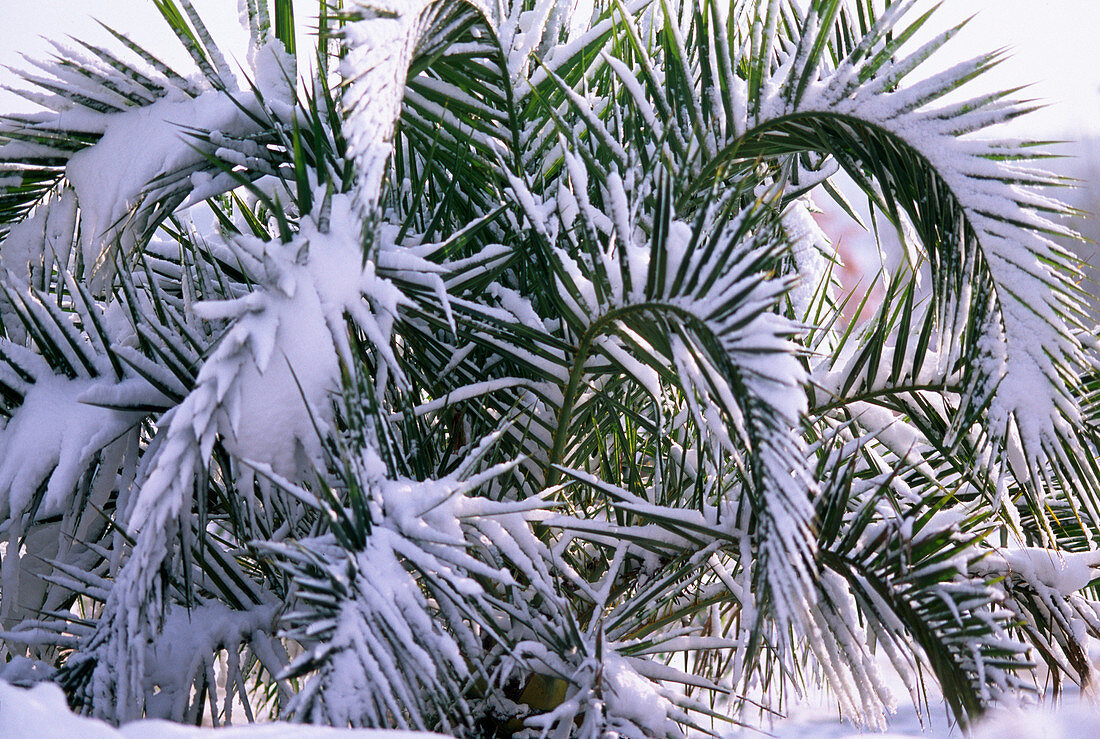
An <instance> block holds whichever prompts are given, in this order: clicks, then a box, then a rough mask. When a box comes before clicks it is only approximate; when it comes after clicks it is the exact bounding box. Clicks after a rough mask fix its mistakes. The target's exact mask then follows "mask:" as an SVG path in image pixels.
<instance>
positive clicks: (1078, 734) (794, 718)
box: [0, 681, 1100, 739]
mask: <svg viewBox="0 0 1100 739" xmlns="http://www.w3.org/2000/svg"><path fill="white" fill-rule="evenodd" d="M930 698H931V700H932V702H933V703H934V702H935V698H934V696H930ZM769 735H770V736H773V737H776V739H849V738H850V739H857V738H862V737H870V738H872V739H873V738H875V737H877V738H878V739H947V738H949V737H963V736H965V735H964V733H963V732H962V731H961V730H960V729H959V728H958V727H957V726H955V725H953V724H952V723H951V722H950V721H949V719H948V717H947V714H946V712H945V711H944V710H942V709H941V710H938V711H936V710H933V711H932V712H931V715H927V716H925V715H918V713H917V711H916V710H915V709H914V708H913V707H912V706H911V705H908V704H902V705H901V706H899V709H898V712H897V713H896V714H895V715H894V716H893V717H892V718H891V720H890V728H889V731H888V733H884V734H880V733H877V732H863V733H861V732H860V731H859V730H858V729H857V728H856V727H853V726H852V725H851V724H848V723H845V722H843V721H841V720H839V718H838V717H837V714H836V709H835V706H831V705H830V702H829V699H828V697H827V696H825V695H824V694H822V695H818V696H814V697H812V698H808V699H806V700H805V701H803V702H801V703H799V704H798V705H797V706H796V707H795V708H794V710H793V711H792V713H791V715H790V716H788V717H786V718H783V719H777V720H776V721H775V722H773V723H772V724H771V725H763V726H761V728H760V730H754V729H742V730H740V731H736V732H733V733H731V734H729V736H730V738H731V739H733V738H734V737H736V738H737V739H752V738H754V737H765V736H769ZM433 736H437V735H435V734H427V733H421V732H411V731H370V730H347V729H345V730H339V729H329V728H321V727H305V726H302V725H297V724H280V723H271V724H254V725H251V726H236V727H229V728H221V729H209V728H200V727H188V726H181V725H180V724H175V723H170V722H167V721H160V720H153V721H135V722H132V723H129V724H125V725H123V726H122V727H121V728H118V729H116V728H114V727H112V726H109V725H108V724H106V723H104V722H102V721H96V720H94V719H90V718H85V717H83V716H75V715H73V714H72V713H71V712H70V711H69V709H68V707H67V706H66V704H65V696H64V694H62V692H61V689H60V688H58V687H57V686H56V685H54V684H53V683H39V684H38V685H36V686H35V687H33V688H31V689H24V688H18V687H15V686H13V685H10V684H8V683H5V682H3V681H0V737H3V739H54V737H56V738H57V739H76V738H78V739H413V738H415V737H420V738H421V739H423V738H427V737H433ZM972 736H973V739H1088V738H1089V737H1098V736H1100V705H1097V704H1094V703H1092V702H1090V701H1089V700H1088V699H1087V698H1083V697H1081V696H1080V695H1079V694H1077V693H1074V694H1067V695H1066V696H1065V697H1064V698H1063V700H1062V703H1061V705H1060V706H1057V707H1051V706H1043V707H1033V708H1028V709H1020V710H1005V711H1001V712H997V713H994V714H993V715H991V716H990V717H989V718H988V719H986V721H985V722H983V723H982V724H981V725H979V726H977V727H976V728H975V730H974V733H973V735H972Z"/></svg>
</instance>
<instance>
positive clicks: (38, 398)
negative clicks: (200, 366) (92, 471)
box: [0, 373, 145, 517]
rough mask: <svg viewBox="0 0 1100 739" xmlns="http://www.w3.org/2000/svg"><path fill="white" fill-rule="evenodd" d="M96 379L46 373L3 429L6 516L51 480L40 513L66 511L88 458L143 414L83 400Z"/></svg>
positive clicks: (0, 454)
mask: <svg viewBox="0 0 1100 739" xmlns="http://www.w3.org/2000/svg"><path fill="white" fill-rule="evenodd" d="M96 386H97V384H96V382H95V381H94V380H89V379H78V380H69V379H66V378H64V377H59V376H56V375H54V374H52V373H48V374H47V373H44V374H42V375H41V376H39V377H38V378H37V381H36V382H35V383H34V384H33V385H32V386H31V388H30V389H29V391H28V392H27V394H26V396H25V397H24V400H23V404H22V405H21V406H19V408H18V410H17V411H16V412H15V415H14V416H13V417H12V418H11V420H10V421H9V422H8V424H7V426H6V427H4V428H3V430H0V490H4V491H7V496H6V499H4V500H0V510H2V511H3V514H4V516H5V517H6V516H8V515H10V513H9V512H15V511H24V510H26V507H27V504H28V502H29V501H30V499H31V496H32V495H34V492H35V490H36V489H37V488H38V486H39V485H40V484H41V483H42V482H43V481H48V482H47V486H46V491H45V497H44V498H43V500H42V507H41V508H40V509H39V512H38V515H39V516H43V517H44V516H52V515H57V514H59V513H61V512H62V507H63V506H65V505H66V504H67V503H68V500H69V496H70V494H71V493H72V491H73V489H74V488H75V487H76V482H77V479H78V478H79V477H80V476H81V475H82V474H84V470H85V467H86V465H87V463H88V460H89V459H91V457H92V456H93V455H95V454H97V453H98V452H99V451H100V450H101V449H103V448H104V447H106V446H108V445H109V444H110V443H111V442H112V441H114V440H115V439H117V438H118V437H120V436H122V435H123V434H125V433H126V432H127V431H128V430H129V429H130V428H132V427H133V426H134V424H136V423H137V422H138V421H140V420H141V418H142V417H143V416H144V415H145V414H144V413H133V412H124V411H116V410H112V409H110V408H102V407H99V406H95V405H90V404H88V403H85V402H82V401H83V399H84V396H85V394H86V393H87V392H89V391H91V390H93V389H95V388H96Z"/></svg>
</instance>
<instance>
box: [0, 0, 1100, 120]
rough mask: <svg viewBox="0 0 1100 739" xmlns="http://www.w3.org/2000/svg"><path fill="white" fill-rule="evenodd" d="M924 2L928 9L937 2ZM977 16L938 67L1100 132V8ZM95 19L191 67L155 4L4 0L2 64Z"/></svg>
mask: <svg viewBox="0 0 1100 739" xmlns="http://www.w3.org/2000/svg"><path fill="white" fill-rule="evenodd" d="M193 2H194V5H195V7H196V8H197V9H198V10H199V12H200V14H201V15H202V16H203V17H204V18H205V19H206V20H207V22H208V23H209V25H210V26H211V28H212V29H214V34H215V36H216V37H218V38H219V39H224V41H223V43H225V44H226V46H227V47H228V48H233V46H234V45H237V47H238V48H241V49H243V48H244V42H243V39H244V35H243V32H241V31H240V30H239V25H238V23H237V3H236V1H235V0H193ZM921 3H922V4H924V5H925V6H928V5H931V4H932V0H921ZM295 5H296V6H297V8H298V11H297V12H298V15H299V18H300V19H301V18H303V17H308V16H309V15H310V14H312V13H314V12H315V9H316V7H317V0H297V1H296V3H295ZM974 14H977V17H976V18H975V19H974V20H973V21H972V22H971V24H970V25H969V26H968V27H967V28H966V29H964V30H963V32H962V33H961V34H960V35H959V36H958V37H956V39H955V40H954V41H953V42H951V44H950V45H949V46H948V47H947V49H945V50H944V51H943V52H942V55H941V58H940V60H939V63H938V66H941V67H942V66H947V65H948V64H949V63H953V62H957V61H961V60H962V59H964V58H968V57H970V56H973V55H976V54H979V53H981V52H984V51H987V50H992V49H997V48H1001V47H1008V48H1009V49H1010V50H1011V52H1012V57H1011V58H1009V59H1008V60H1007V61H1005V62H1004V63H1003V64H1002V65H1001V66H1000V67H999V68H998V69H996V70H994V71H993V72H991V73H990V74H989V75H988V76H987V78H986V79H984V80H982V81H981V82H980V83H979V84H980V85H982V86H984V87H985V89H993V88H999V87H1014V86H1018V85H1022V84H1028V83H1034V85H1033V86H1032V87H1031V88H1029V89H1028V90H1027V91H1025V92H1024V93H1022V94H1026V95H1027V96H1028V97H1032V98H1038V99H1040V100H1044V101H1046V102H1049V103H1050V106H1049V107H1048V108H1047V109H1045V110H1042V111H1040V112H1038V113H1035V114H1034V115H1032V116H1028V117H1027V118H1025V119H1023V120H1022V121H1019V122H1017V123H1016V124H1014V132H1016V133H1019V134H1023V135H1034V136H1065V137H1070V138H1073V137H1076V136H1080V135H1082V134H1086V133H1092V134H1100V49H1098V44H1100V0H1043V1H1042V2H1040V1H1039V0H950V1H949V2H946V1H945V2H944V3H943V5H942V7H941V8H940V10H939V11H938V12H937V13H936V15H935V16H934V17H933V18H932V19H931V20H930V21H929V26H930V27H931V28H932V29H934V30H936V31H938V30H941V29H943V28H946V27H947V26H948V25H949V24H952V23H955V22H958V21H960V20H962V19H964V18H966V17H968V16H970V15H974ZM91 18H98V19H100V20H102V21H103V22H105V23H106V24H108V25H110V26H112V27H114V28H116V29H117V30H120V31H123V32H125V33H127V34H129V35H130V36H131V37H133V38H134V39H135V40H136V41H138V42H139V43H141V44H142V45H144V46H147V48H149V49H150V50H152V51H154V52H156V53H157V54H162V55H163V56H164V58H166V59H171V60H178V61H179V64H180V66H181V67H185V68H186V67H187V64H186V61H185V59H186V57H185V55H184V53H183V52H182V50H181V49H180V48H179V44H178V42H176V40H175V39H174V38H173V37H172V36H171V35H170V33H169V32H168V31H167V30H166V28H165V26H164V23H163V22H162V21H161V20H160V18H159V17H158V15H157V13H156V10H155V9H154V7H153V3H152V2H151V0H0V65H17V66H18V65H21V64H22V60H21V58H20V56H19V53H20V52H23V53H27V54H28V55H30V56H32V57H34V58H43V57H45V56H46V55H48V54H49V52H50V46H49V45H48V44H47V42H46V41H45V40H44V39H42V38H40V37H41V36H46V37H49V38H52V39H56V40H59V41H64V40H65V36H66V35H67V34H72V35H75V36H79V37H81V38H83V39H86V40H89V41H95V42H97V43H106V42H107V39H108V37H107V35H106V33H105V32H104V31H103V30H102V29H100V28H99V27H98V26H96V25H95V24H94V23H92V21H91ZM935 62H936V59H933V63H935ZM933 65H934V64H933ZM15 82H16V80H15V78H14V75H13V74H12V73H11V72H10V71H8V70H6V69H2V68H0V83H4V84H14V83H15ZM973 89H977V88H973ZM16 106H20V107H22V108H23V109H25V104H21V103H20V102H19V101H18V100H17V99H16V98H14V97H13V96H12V95H11V94H10V93H7V92H4V91H0V110H12V109H14V108H15V107H16Z"/></svg>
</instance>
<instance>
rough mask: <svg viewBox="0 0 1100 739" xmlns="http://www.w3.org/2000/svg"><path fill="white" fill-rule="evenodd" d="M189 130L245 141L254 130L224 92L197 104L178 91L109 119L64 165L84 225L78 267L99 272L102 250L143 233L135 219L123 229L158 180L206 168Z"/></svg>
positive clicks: (201, 97)
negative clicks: (228, 134) (82, 265)
mask: <svg viewBox="0 0 1100 739" xmlns="http://www.w3.org/2000/svg"><path fill="white" fill-rule="evenodd" d="M187 127H194V128H199V129H206V130H213V131H223V132H231V133H233V134H235V135H243V134H246V133H248V132H249V131H251V130H253V129H254V128H255V124H254V123H252V122H251V121H250V120H249V119H248V118H247V116H245V115H244V113H243V112H242V111H241V110H240V108H239V107H238V106H237V105H236V104H234V102H233V101H232V100H231V99H230V98H229V96H227V95H226V94H224V93H221V92H217V91H209V92H204V93H203V94H201V95H199V96H198V97H196V98H191V97H189V96H188V95H187V94H186V93H184V92H182V91H180V90H174V91H171V92H169V93H168V95H167V96H166V97H164V98H163V99H161V100H158V101H157V102H156V103H153V104H152V105H148V106H145V107H142V108H137V109H135V110H128V111H125V112H122V113H118V114H115V115H113V116H110V117H107V118H105V120H104V132H103V137H102V138H101V139H100V140H99V142H98V143H96V145H95V146H92V147H89V148H87V149H84V150H82V151H79V152H77V153H76V154H75V155H73V157H72V158H71V159H70V160H69V164H68V166H67V167H66V175H67V176H68V178H69V181H70V182H71V183H72V185H73V188H74V189H75V190H76V195H77V200H78V201H79V203H80V207H81V212H82V218H83V226H82V229H81V232H82V236H81V248H82V250H83V253H84V262H85V264H88V265H96V266H97V267H100V266H102V264H103V262H102V260H101V256H102V255H103V253H104V250H105V249H106V248H108V246H109V245H111V244H112V242H114V240H115V239H117V238H122V239H123V242H122V247H123V250H124V251H127V252H128V251H129V250H130V249H131V248H133V246H134V244H135V239H136V236H137V234H136V233H135V231H140V230H141V229H143V228H144V222H143V221H142V220H141V219H140V218H139V219H138V220H136V221H134V222H133V223H132V225H129V227H127V226H128V221H129V219H130V218H131V214H132V213H133V212H134V211H135V210H136V209H138V208H139V206H140V205H141V202H142V199H143V195H144V194H145V193H146V191H147V189H156V188H150V184H151V183H152V182H153V181H154V179H155V178H157V177H158V176H160V175H162V174H168V173H173V172H185V173H186V174H188V175H189V174H190V169H191V168H193V167H196V166H198V165H201V164H204V163H205V162H206V159H205V157H204V156H203V154H202V153H201V152H200V151H196V149H195V148H194V147H195V144H196V142H195V140H193V139H191V138H190V137H188V136H186V135H185V133H184V131H185V130H186V128H187Z"/></svg>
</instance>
